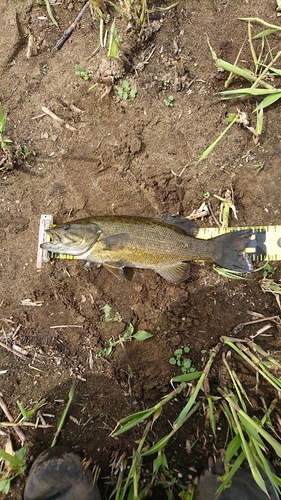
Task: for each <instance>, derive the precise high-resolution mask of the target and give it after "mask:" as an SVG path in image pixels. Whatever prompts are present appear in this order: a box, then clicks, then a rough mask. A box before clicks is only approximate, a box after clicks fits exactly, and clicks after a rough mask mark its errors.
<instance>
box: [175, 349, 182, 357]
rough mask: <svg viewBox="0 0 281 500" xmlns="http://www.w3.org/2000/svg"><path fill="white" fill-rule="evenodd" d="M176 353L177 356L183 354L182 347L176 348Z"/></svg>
mask: <svg viewBox="0 0 281 500" xmlns="http://www.w3.org/2000/svg"><path fill="white" fill-rule="evenodd" d="M174 355H175V356H177V357H178V356H181V355H182V349H176V350H175V351H174Z"/></svg>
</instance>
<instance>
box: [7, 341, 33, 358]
mask: <svg viewBox="0 0 281 500" xmlns="http://www.w3.org/2000/svg"><path fill="white" fill-rule="evenodd" d="M0 346H1V347H4V349H6V350H7V351H9V352H12V353H13V354H15V355H16V356H18V357H19V358H21V359H24V361H28V358H27V357H26V356H24V354H21V352H18V351H16V350H15V349H13V348H12V347H10V346H9V345H7V344H4V342H1V341H0Z"/></svg>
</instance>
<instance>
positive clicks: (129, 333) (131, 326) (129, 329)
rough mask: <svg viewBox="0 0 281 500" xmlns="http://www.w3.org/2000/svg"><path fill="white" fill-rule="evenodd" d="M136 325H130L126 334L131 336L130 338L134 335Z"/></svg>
mask: <svg viewBox="0 0 281 500" xmlns="http://www.w3.org/2000/svg"><path fill="white" fill-rule="evenodd" d="M134 329H135V327H134V325H133V324H132V323H130V324H129V326H128V328H127V331H126V333H127V334H128V335H129V336H132V333H134ZM133 337H136V334H135V335H133Z"/></svg>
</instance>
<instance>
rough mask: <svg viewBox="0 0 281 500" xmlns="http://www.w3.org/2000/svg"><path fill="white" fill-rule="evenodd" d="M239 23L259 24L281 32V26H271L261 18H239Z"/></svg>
mask: <svg viewBox="0 0 281 500" xmlns="http://www.w3.org/2000/svg"><path fill="white" fill-rule="evenodd" d="M238 19H239V21H250V22H252V23H259V24H262V25H263V26H267V27H268V28H271V29H274V30H276V31H280V30H281V26H277V25H276V24H270V23H267V22H266V21H264V20H263V19H260V18H259V17H239V18H238Z"/></svg>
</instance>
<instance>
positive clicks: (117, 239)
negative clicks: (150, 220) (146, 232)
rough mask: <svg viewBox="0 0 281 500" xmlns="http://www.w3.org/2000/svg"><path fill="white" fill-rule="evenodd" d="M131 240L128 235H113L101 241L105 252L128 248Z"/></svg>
mask: <svg viewBox="0 0 281 500" xmlns="http://www.w3.org/2000/svg"><path fill="white" fill-rule="evenodd" d="M129 239H130V235H129V234H127V233H120V234H112V235H111V236H107V237H106V238H103V239H101V240H100V243H101V244H102V246H103V249H104V250H115V249H117V248H118V249H121V250H122V249H123V248H125V247H126V245H127V244H128V242H129Z"/></svg>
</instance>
